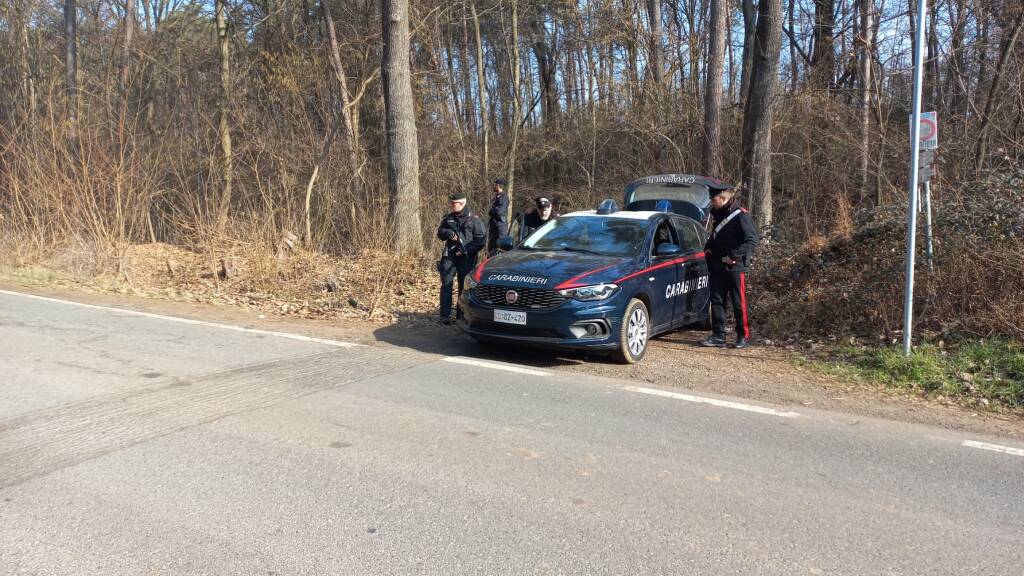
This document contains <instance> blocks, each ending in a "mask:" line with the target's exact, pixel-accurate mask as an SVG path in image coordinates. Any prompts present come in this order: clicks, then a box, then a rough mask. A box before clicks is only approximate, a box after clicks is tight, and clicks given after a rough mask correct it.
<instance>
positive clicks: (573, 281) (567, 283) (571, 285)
mask: <svg viewBox="0 0 1024 576" xmlns="http://www.w3.org/2000/svg"><path fill="white" fill-rule="evenodd" d="M618 264H619V263H618V262H616V263H615V264H609V265H607V266H601V267H600V268H595V269H594V270H588V271H587V272H584V273H583V274H580V275H579V276H573V277H572V278H569V279H568V280H566V281H565V282H562V283H561V284H559V285H558V286H555V290H567V289H569V288H579V287H580V286H586V284H579V283H576V281H577V280H579V279H580V278H586V277H587V276H590V275H591V274H597V273H598V272H600V271H601V270H607V269H609V268H611V267H612V266H617V265H618Z"/></svg>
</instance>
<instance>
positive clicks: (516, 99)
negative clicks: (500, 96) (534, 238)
mask: <svg viewBox="0 0 1024 576" xmlns="http://www.w3.org/2000/svg"><path fill="white" fill-rule="evenodd" d="M511 42H512V61H511V63H510V65H511V69H512V144H511V145H510V146H509V152H508V160H509V161H508V188H507V189H506V192H507V193H508V208H509V212H510V213H511V210H512V194H513V192H514V191H515V185H516V156H517V154H518V152H519V127H520V126H521V125H522V123H523V122H522V120H520V117H521V116H522V115H523V111H522V108H523V104H522V100H521V96H520V93H521V92H520V86H519V83H520V71H519V65H520V61H519V2H518V0H512V40H511ZM509 215H511V214H509Z"/></svg>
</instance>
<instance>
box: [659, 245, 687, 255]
mask: <svg viewBox="0 0 1024 576" xmlns="http://www.w3.org/2000/svg"><path fill="white" fill-rule="evenodd" d="M682 253H683V249H682V248H680V247H679V246H678V245H676V244H672V243H671V242H662V243H661V244H658V248H657V249H656V250H655V251H654V255H655V256H678V255H680V254H682Z"/></svg>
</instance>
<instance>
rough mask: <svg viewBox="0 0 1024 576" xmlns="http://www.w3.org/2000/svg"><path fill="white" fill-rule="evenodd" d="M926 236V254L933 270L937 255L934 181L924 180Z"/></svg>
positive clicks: (930, 268) (929, 265) (929, 267)
mask: <svg viewBox="0 0 1024 576" xmlns="http://www.w3.org/2000/svg"><path fill="white" fill-rule="evenodd" d="M924 215H925V220H924V236H925V256H927V257H928V270H933V269H934V267H933V265H932V258H934V257H935V250H934V249H933V248H934V247H933V245H932V182H931V180H925V181H924Z"/></svg>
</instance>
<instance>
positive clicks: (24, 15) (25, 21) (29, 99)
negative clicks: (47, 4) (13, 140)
mask: <svg viewBox="0 0 1024 576" xmlns="http://www.w3.org/2000/svg"><path fill="white" fill-rule="evenodd" d="M20 12H21V13H20V14H19V17H18V19H19V21H18V42H19V44H20V49H19V57H20V59H21V70H20V72H21V84H22V92H23V94H22V97H23V98H24V101H23V105H24V107H25V111H24V114H25V118H26V119H27V120H28V122H29V124H31V123H32V122H33V121H34V119H35V110H36V81H35V73H34V69H33V65H32V62H33V60H34V59H33V58H32V45H31V44H30V43H29V40H28V26H29V21H30V19H31V14H30V7H29V6H28V5H27V2H23V3H22V4H21V11H20Z"/></svg>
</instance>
